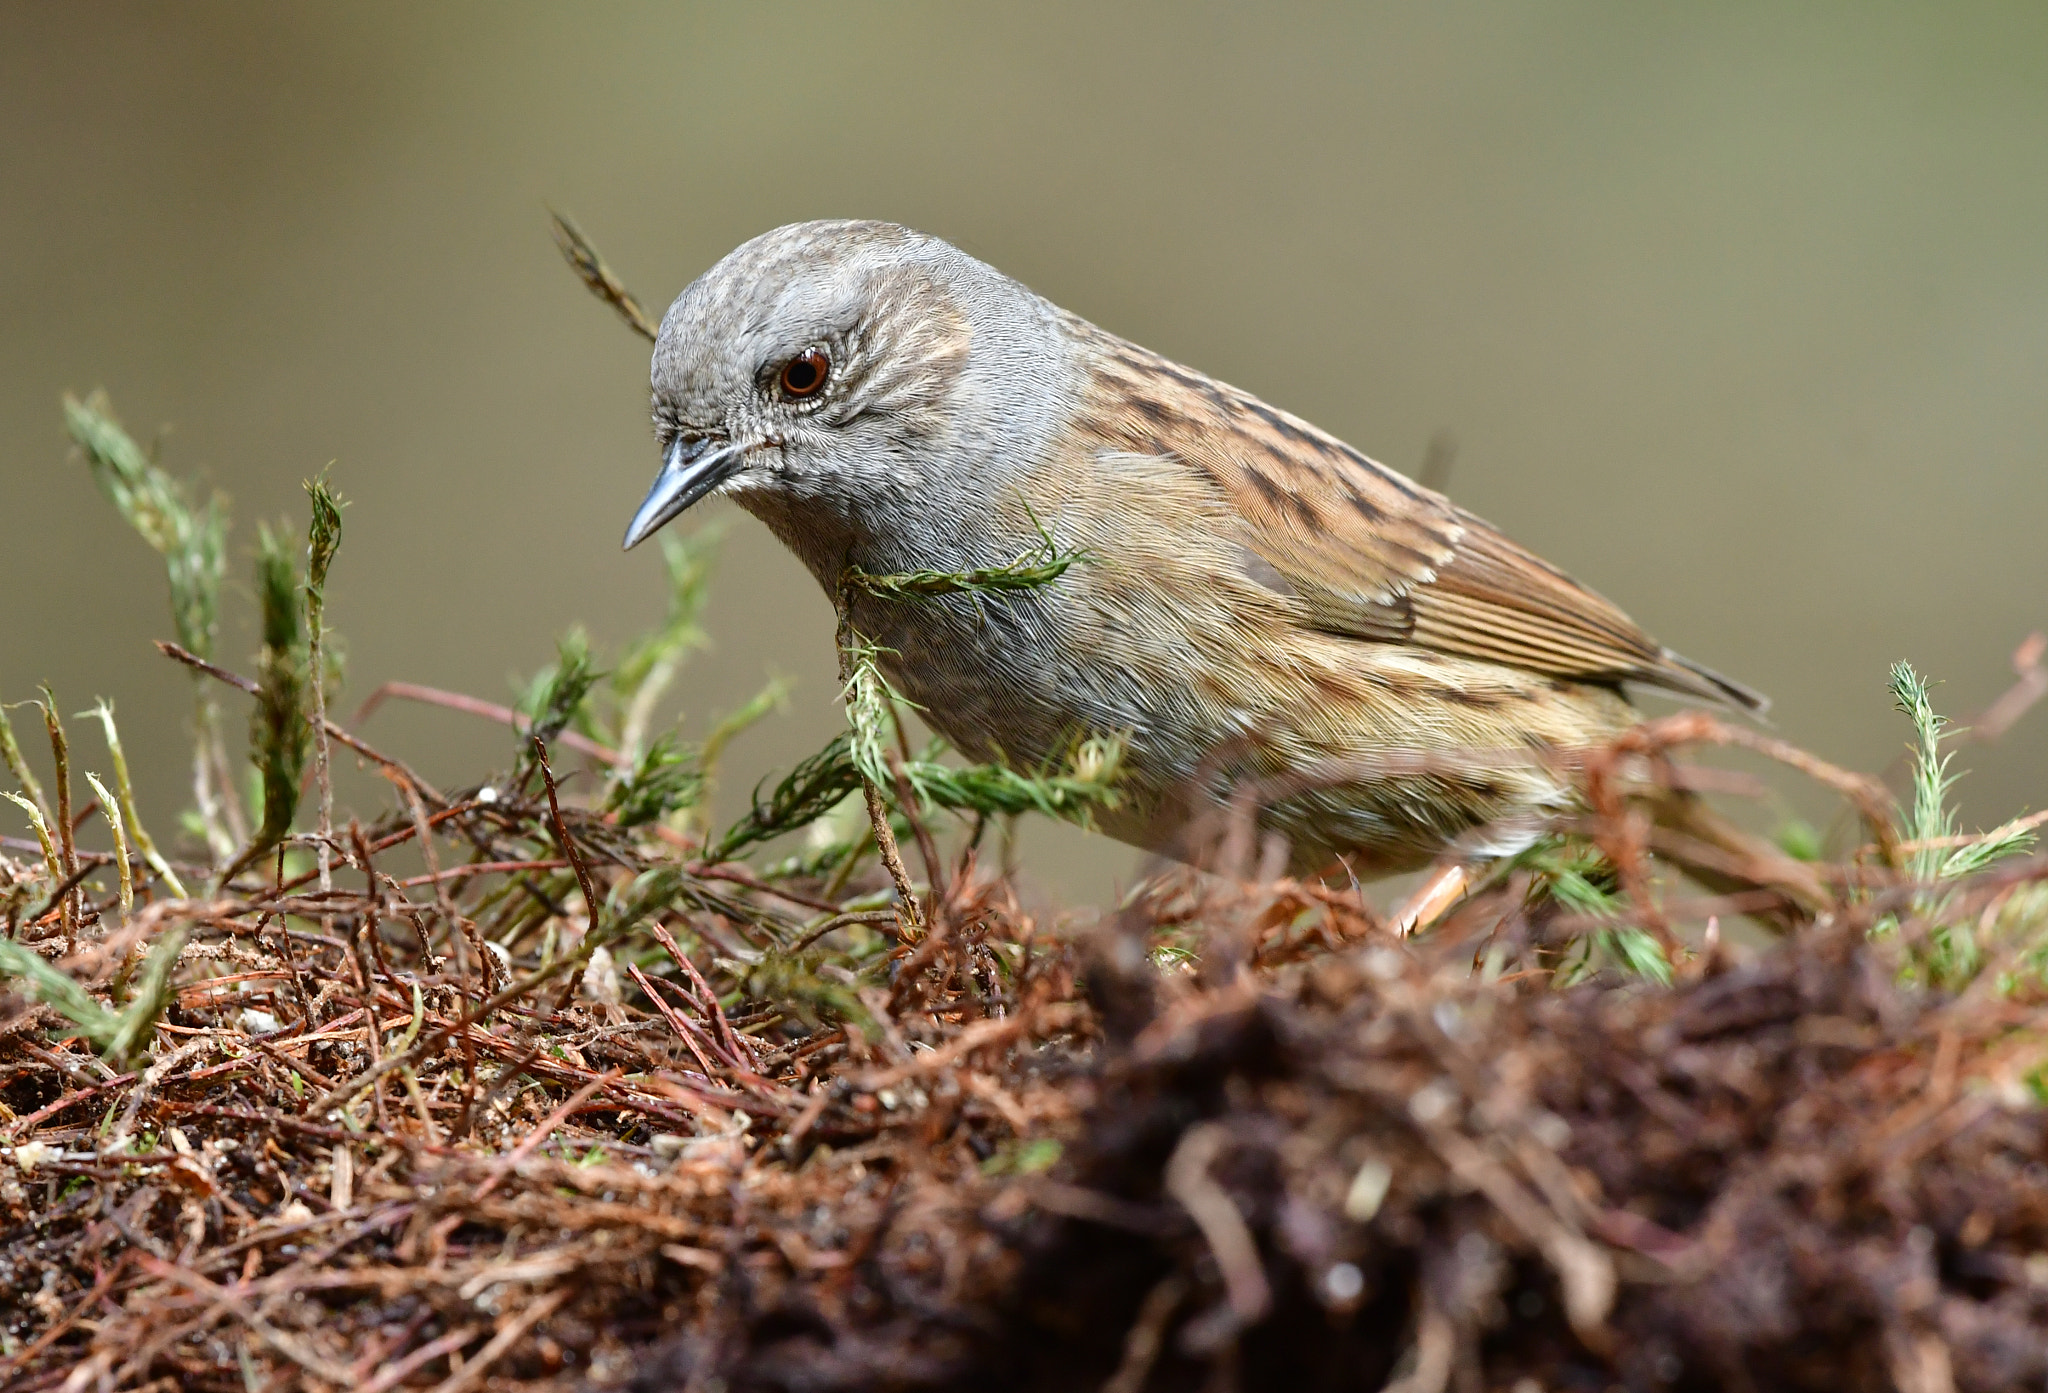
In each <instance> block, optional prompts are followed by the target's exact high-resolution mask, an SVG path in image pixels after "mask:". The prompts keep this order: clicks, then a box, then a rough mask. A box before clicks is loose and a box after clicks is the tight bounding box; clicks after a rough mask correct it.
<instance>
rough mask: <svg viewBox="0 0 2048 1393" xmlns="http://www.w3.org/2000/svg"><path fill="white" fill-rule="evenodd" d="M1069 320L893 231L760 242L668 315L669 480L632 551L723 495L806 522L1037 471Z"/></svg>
mask: <svg viewBox="0 0 2048 1393" xmlns="http://www.w3.org/2000/svg"><path fill="white" fill-rule="evenodd" d="M1020 311H1021V312H1020ZM1056 317H1057V312H1056V311H1054V310H1052V308H1051V307H1050V306H1049V305H1046V304H1045V302H1044V301H1042V300H1039V299H1038V297H1037V296H1035V295H1033V294H1031V292H1030V291H1028V290H1026V289H1025V288H1024V287H1023V286H1021V285H1018V284H1017V283H1016V282H1015V281H1012V280H1010V279H1009V278H1008V277H1006V276H1004V275H1002V274H1001V273H1000V272H997V271H996V270H994V269H993V268H992V267H989V266H987V265H985V264H983V263H982V262H979V261H977V260H975V259H974V258H972V257H970V256H968V255H967V254H966V253H964V252H961V251H960V250H958V249H957V248H955V247H953V246H951V245H949V244H948V243H946V242H943V241H941V240H939V239H938V238H935V237H930V236H926V235H924V234H923V233H918V232H912V231H910V230H909V229H907V228H902V227H897V226H894V225H893V224H889V223H876V222H810V223H796V224H792V225H790V226H788V227H782V228H777V229H776V230H775V231H773V232H769V233H765V234H763V235H762V236H760V237H756V238H755V239H754V240H752V241H751V242H748V243H746V244H745V245H743V246H741V247H739V248H738V249H737V250H735V251H733V252H732V253H730V254H729V255H727V256H726V257H725V258H724V259H723V260H722V261H720V262H719V263H718V264H717V265H716V266H713V267H712V268H711V269H710V270H709V271H707V272H705V273H704V274H703V275H702V276H700V277H699V278H698V279H697V280H696V281H695V282H694V283H693V284H691V285H690V287H689V288H688V289H686V290H684V291H683V293H682V294H681V295H680V296H678V297H677V298H676V301H675V303H674V304H673V305H671V306H670V307H669V310H668V313H667V314H666V315H664V316H663V318H662V322H661V330H660V334H659V336H658V337H657V339H656V341H655V347H654V360H653V370H652V384H653V393H654V400H653V409H654V428H655V437H656V441H657V444H658V445H659V447H660V450H661V457H662V465H661V472H660V473H659V474H658V475H657V476H656V478H655V481H654V486H653V488H652V489H650V490H649V492H648V494H647V499H646V501H645V502H644V503H642V504H641V505H640V509H639V511H638V512H637V513H635V514H634V517H633V521H632V523H631V525H630V526H629V527H628V528H627V529H626V539H625V544H626V546H627V547H629V548H630V547H633V546H635V545H637V544H638V543H640V542H641V541H643V540H645V539H646V538H647V537H649V536H651V535H652V534H653V533H654V532H655V531H657V530H658V529H660V528H661V527H662V526H663V525H664V524H665V523H667V522H669V521H670V520H671V519H673V518H675V517H676V516H678V515H679V514H681V513H682V512H683V511H684V510H685V509H687V508H689V507H690V506H691V505H692V504H694V503H696V502H697V501H698V500H699V499H701V498H704V497H706V496H708V495H710V494H712V493H714V492H721V493H724V494H727V495H729V496H731V497H732V498H734V499H735V500H736V501H738V502H739V503H740V504H741V505H742V506H744V507H747V508H749V509H750V510H751V511H755V512H758V513H762V514H763V515H769V514H780V515H785V516H787V515H789V514H791V513H800V514H804V515H806V516H807V518H808V519H810V520H822V518H823V517H829V516H831V515H835V514H836V515H839V516H842V517H857V516H859V515H861V514H863V513H871V512H875V511H877V510H890V509H896V510H923V509H926V508H929V507H930V496H931V494H932V493H933V492H934V489H935V486H937V485H940V484H942V483H954V482H958V480H957V479H955V478H953V477H950V476H954V475H957V474H959V473H960V472H962V471H968V472H972V471H974V470H977V469H980V470H1000V468H1001V467H1002V465H1003V462H1004V461H1005V460H1008V459H1013V458H1015V459H1021V458H1024V457H1025V455H1026V451H1027V450H1028V449H1029V447H1032V446H1034V445H1036V444H1038V443H1039V442H1038V441H1033V440H1028V439H1023V438H1020V437H1025V436H1031V435H1034V434H1038V432H1036V431H1034V430H1033V427H1032V423H1033V422H1034V421H1036V420H1039V419H1041V418H1044V417H1046V416H1047V407H1046V404H1045V401H1046V398H1045V396H1044V394H1043V390H1042V389H1043V388H1044V387H1046V386H1048V385H1050V379H1051V378H1052V376H1053V375H1054V374H1056V373H1059V372H1063V371H1064V368H1063V367H1062V366H1061V365H1062V364H1063V363H1064V355H1063V354H1062V352H1061V351H1060V346H1059V335H1058V332H1057V325H1056ZM936 474H946V475H948V476H949V477H948V478H947V479H945V480H940V479H937V478H935V475H936ZM940 491H941V492H943V489H941V490H940Z"/></svg>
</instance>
